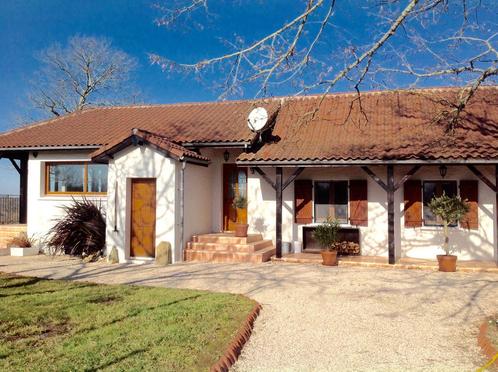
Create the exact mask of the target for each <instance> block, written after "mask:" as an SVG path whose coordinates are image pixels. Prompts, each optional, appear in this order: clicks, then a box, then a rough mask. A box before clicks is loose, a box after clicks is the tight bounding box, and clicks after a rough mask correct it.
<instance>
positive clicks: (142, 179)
mask: <svg viewBox="0 0 498 372" xmlns="http://www.w3.org/2000/svg"><path fill="white" fill-rule="evenodd" d="M137 182H151V183H153V184H154V193H153V195H154V225H153V226H154V230H153V236H154V238H153V242H152V249H153V251H154V255H153V256H151V257H150V258H153V257H155V253H156V247H155V239H156V224H157V209H156V208H157V200H156V191H157V178H155V177H137V178H131V179H130V231H129V234H128V236H129V242H130V243H129V255H130V257H138V258H148V257H147V256H134V255H133V254H132V253H133V251H132V241H133V184H134V183H137Z"/></svg>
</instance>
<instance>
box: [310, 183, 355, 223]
mask: <svg viewBox="0 0 498 372" xmlns="http://www.w3.org/2000/svg"><path fill="white" fill-rule="evenodd" d="M327 217H331V218H337V219H338V220H339V221H340V222H347V220H348V182H347V181H337V182H329V181H327V182H324V181H320V182H315V221H316V222H323V221H325V220H326V219H327Z"/></svg>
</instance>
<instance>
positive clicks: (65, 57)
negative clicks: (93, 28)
mask: <svg viewBox="0 0 498 372" xmlns="http://www.w3.org/2000/svg"><path fill="white" fill-rule="evenodd" d="M38 58H39V60H40V61H41V63H42V64H43V67H42V68H41V69H40V70H39V71H37V72H36V73H35V78H34V79H33V81H32V84H31V85H32V89H31V90H32V92H31V93H30V95H29V98H30V101H31V102H32V104H33V106H34V108H35V109H37V110H41V111H42V112H43V113H44V114H49V115H52V116H60V115H63V114H67V113H70V112H74V111H78V110H82V109H84V108H85V107H87V106H91V105H109V104H114V103H117V102H124V101H132V100H134V98H135V96H134V93H133V92H134V90H133V89H134V88H132V87H131V86H130V85H129V83H130V74H131V72H132V71H133V70H134V69H135V68H136V66H137V62H136V60H135V59H134V58H133V57H131V56H129V55H128V54H126V53H125V52H123V51H121V50H119V49H116V48H114V47H113V46H112V44H111V42H110V41H109V40H108V39H105V38H97V37H85V36H74V37H72V38H70V39H69V41H68V44H67V46H65V47H62V46H61V45H59V44H55V45H53V46H51V47H49V48H47V49H45V50H43V51H42V52H40V53H39V56H38Z"/></svg>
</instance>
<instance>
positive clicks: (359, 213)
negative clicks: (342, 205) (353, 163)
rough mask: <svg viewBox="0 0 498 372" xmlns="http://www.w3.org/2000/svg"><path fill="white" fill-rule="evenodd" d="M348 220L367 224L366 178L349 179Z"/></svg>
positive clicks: (353, 223) (356, 223) (359, 224)
mask: <svg viewBox="0 0 498 372" xmlns="http://www.w3.org/2000/svg"><path fill="white" fill-rule="evenodd" d="M349 211H350V217H349V222H350V223H351V225H357V226H368V187H367V181H366V180H351V181H349Z"/></svg>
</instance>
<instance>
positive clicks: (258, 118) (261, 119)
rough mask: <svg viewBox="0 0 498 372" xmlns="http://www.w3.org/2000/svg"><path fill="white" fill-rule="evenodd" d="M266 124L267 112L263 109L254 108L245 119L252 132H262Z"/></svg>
mask: <svg viewBox="0 0 498 372" xmlns="http://www.w3.org/2000/svg"><path fill="white" fill-rule="evenodd" d="M267 122H268V112H267V111H266V109H264V108H263V107H256V108H255V109H254V110H252V111H251V113H250V114H249V117H248V118H247V124H248V125H249V129H251V130H252V131H255V132H257V131H260V130H262V129H263V128H264V127H265V125H266V123H267Z"/></svg>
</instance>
